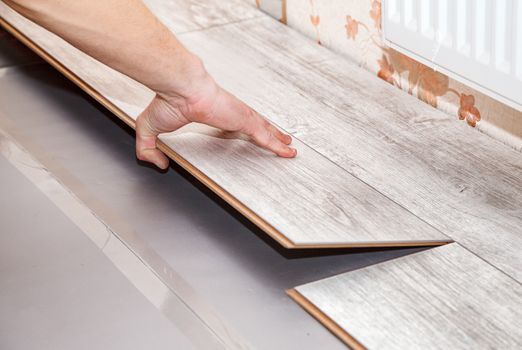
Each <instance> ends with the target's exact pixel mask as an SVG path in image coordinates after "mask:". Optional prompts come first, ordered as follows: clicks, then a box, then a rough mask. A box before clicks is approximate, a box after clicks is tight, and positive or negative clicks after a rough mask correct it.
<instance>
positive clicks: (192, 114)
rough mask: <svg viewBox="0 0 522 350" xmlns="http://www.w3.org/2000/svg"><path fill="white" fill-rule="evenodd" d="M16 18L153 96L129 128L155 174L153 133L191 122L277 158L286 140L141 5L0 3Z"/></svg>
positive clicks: (100, 0)
mask: <svg viewBox="0 0 522 350" xmlns="http://www.w3.org/2000/svg"><path fill="white" fill-rule="evenodd" d="M4 1H5V2H6V3H7V4H8V5H9V6H11V7H12V8H14V9H15V10H16V11H18V12H19V13H20V14H22V15H23V16H25V17H27V18H29V19H31V20H32V21H34V22H35V23H37V24H39V25H41V26H42V27H44V28H46V29H47V30H49V31H52V32H54V33H55V34H57V35H59V36H60V37H62V38H63V39H64V40H66V41H68V42H69V43H71V44H72V45H73V46H75V47H77V48H78V49H80V50H82V51H84V52H85V53H87V54H88V55H90V56H92V57H94V58H96V59H97V60H99V61H100V62H103V63H105V64H106V65H108V66H110V67H112V68H114V69H116V70H118V71H120V72H122V73H124V74H126V75H128V76H129V77H131V78H133V79H135V80H137V81H139V82H141V83H142V84H144V85H145V86H147V87H149V88H150V89H152V90H153V91H155V92H156V93H157V95H156V97H155V98H154V100H153V101H152V102H151V104H150V105H149V106H148V107H147V109H146V110H145V111H144V112H143V113H142V114H141V115H140V116H139V117H138V119H137V123H136V154H137V156H138V158H139V159H141V160H145V161H148V162H152V163H154V164H155V165H156V166H158V167H159V168H162V169H164V168H166V167H167V166H168V159H167V157H166V156H165V155H164V154H163V153H162V152H160V151H159V150H158V149H157V148H156V141H157V135H158V134H159V133H163V132H169V131H174V130H176V129H178V128H180V127H181V126H183V125H185V124H187V123H190V122H200V123H205V124H208V125H211V126H214V127H217V128H220V129H223V130H227V131H238V132H241V133H244V134H246V135H248V136H249V137H250V139H251V140H252V141H253V142H254V143H255V144H257V145H259V146H261V147H263V148H266V149H268V150H270V151H272V152H274V153H275V154H277V155H279V156H281V157H294V156H295V155H296V151H295V149H293V148H291V147H289V146H288V145H289V144H290V143H291V137H290V136H289V135H286V134H283V133H281V132H280V131H279V130H278V129H276V128H275V127H274V126H273V125H271V124H270V123H269V122H268V121H267V120H266V119H264V118H263V117H262V116H260V115H259V114H258V113H257V112H255V111H254V110H253V109H251V108H250V107H248V106H247V105H245V104H244V103H243V102H241V101H239V100H238V99H237V98H236V97H234V96H233V95H231V94H230V93H229V92H227V91H225V90H224V89H222V88H221V87H220V86H218V85H217V84H216V83H215V82H214V80H213V79H212V77H211V76H210V75H209V74H208V73H207V72H206V70H205V68H204V66H203V64H202V62H201V61H200V60H199V58H198V57H196V56H195V55H194V54H192V53H191V52H189V51H188V50H187V49H186V48H185V47H183V45H182V44H181V43H180V42H179V41H178V40H177V39H176V37H175V36H174V35H173V34H172V33H171V32H170V31H169V30H168V28H166V27H165V26H164V25H163V24H162V23H161V22H160V21H159V20H158V19H157V18H156V17H155V16H154V15H153V14H152V13H151V12H150V11H149V9H148V8H147V7H146V6H145V5H144V4H143V3H142V2H141V1H140V0H4Z"/></svg>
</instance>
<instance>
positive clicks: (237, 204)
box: [0, 17, 453, 249]
mask: <svg viewBox="0 0 522 350" xmlns="http://www.w3.org/2000/svg"><path fill="white" fill-rule="evenodd" d="M0 26H1V27H3V28H4V29H5V30H7V31H8V32H9V33H10V34H12V35H13V36H14V37H16V38H17V39H18V40H19V41H20V42H22V43H23V44H24V45H26V46H27V47H28V48H29V49H31V50H32V51H33V52H35V53H36V54H37V55H38V56H40V57H41V58H43V59H44V60H45V61H46V62H47V63H49V64H50V65H51V66H52V67H53V68H55V69H56V70H57V71H59V72H60V73H61V74H63V75H64V76H65V77H66V78H67V79H69V80H70V81H72V82H73V83H74V84H76V85H77V86H78V87H79V88H80V89H82V90H83V91H84V92H86V93H87V94H88V95H89V96H91V97H92V98H93V99H95V100H96V101H98V102H99V103H100V104H101V105H102V106H104V107H105V108H107V109H108V110H109V111H110V112H111V113H113V114H114V115H115V116H117V117H118V118H119V119H121V120H122V121H123V122H125V124H127V125H128V126H130V127H131V128H132V129H135V121H134V119H132V118H131V117H129V116H128V115H127V114H126V113H125V112H123V111H122V110H121V109H120V108H118V107H117V106H116V105H114V104H113V103H112V102H110V101H109V100H108V99H107V98H105V97H104V96H103V95H102V94H100V93H99V92H98V91H97V90H96V89H94V88H93V87H92V86H91V85H89V84H88V83H86V82H85V81H83V80H82V79H81V78H80V77H79V76H77V75H76V74H75V73H74V72H72V71H71V70H69V69H68V68H67V67H66V66H64V65H63V64H62V63H60V62H59V61H58V60H57V59H55V58H54V57H53V56H51V55H50V54H49V53H48V52H47V51H45V50H44V49H42V48H41V47H40V46H39V45H38V44H36V43H35V42H33V41H32V40H31V39H30V38H29V37H27V36H26V35H25V34H23V33H22V32H21V31H19V30H18V29H17V28H16V27H14V26H12V25H11V24H10V23H9V22H7V21H6V20H5V19H4V18H2V17H0ZM157 145H158V148H159V149H160V150H161V151H162V152H164V153H165V154H166V155H167V156H168V157H169V158H170V159H172V160H173V161H174V162H176V163H177V164H178V165H180V166H181V167H182V168H183V169H185V170H186V171H187V172H189V173H190V174H191V175H192V176H194V177H195V178H196V179H197V180H198V181H200V182H201V183H203V184H204V185H205V186H206V187H208V188H209V189H210V190H211V191H212V192H214V193H215V194H216V195H218V196H219V197H220V198H222V199H223V200H225V201H226V202H227V203H228V204H229V205H231V206H232V207H233V208H234V209H236V210H237V211H238V212H239V213H241V214H242V215H243V216H245V217H246V218H247V219H249V220H250V221H251V222H252V223H253V224H255V225H256V226H257V227H259V228H260V229H261V230H262V231H264V232H265V233H266V234H268V235H269V236H270V237H272V238H273V239H274V240H275V241H276V242H278V243H279V244H280V245H281V246H283V247H284V248H286V249H328V248H370V247H375V248H377V247H421V246H440V245H444V244H447V243H451V242H453V240H451V239H448V240H434V241H431V240H430V241H422V240H420V241H391V242H384V241H381V242H352V243H325V244H313V243H312V244H296V243H294V242H293V241H292V240H290V239H289V238H288V237H286V236H285V235H284V234H282V233H281V232H280V231H279V230H277V229H276V228H275V227H273V226H272V225H271V224H270V223H268V222H267V221H266V220H264V219H263V218H261V217H260V216H259V215H257V214H256V213H255V212H253V211H252V210H251V209H249V208H248V207H247V206H245V205H244V204H243V203H242V202H241V201H239V200H238V199H237V198H235V197H234V196H233V195H232V194H230V193H229V192H227V191H226V190H225V189H223V188H222V187H221V186H219V185H218V184H217V183H215V182H214V181H213V180H212V179H210V178H209V177H208V176H207V175H205V174H204V173H203V172H202V171H200V170H199V169H197V168H196V167H195V166H193V165H192V164H191V163H190V162H188V161H187V160H186V159H184V158H183V157H182V156H181V155H179V154H178V153H177V152H175V151H174V150H173V149H171V148H170V147H168V146H167V145H166V144H165V143H164V142H162V141H161V140H158V143H157ZM411 215H413V214H411Z"/></svg>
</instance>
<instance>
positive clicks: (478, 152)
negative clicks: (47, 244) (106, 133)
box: [0, 0, 522, 349]
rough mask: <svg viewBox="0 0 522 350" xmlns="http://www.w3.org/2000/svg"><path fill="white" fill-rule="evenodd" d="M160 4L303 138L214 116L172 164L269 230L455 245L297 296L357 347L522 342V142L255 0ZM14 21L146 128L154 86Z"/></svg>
mask: <svg viewBox="0 0 522 350" xmlns="http://www.w3.org/2000/svg"><path fill="white" fill-rule="evenodd" d="M146 3H147V4H148V5H149V7H150V8H151V9H152V11H153V12H154V13H156V14H157V15H158V16H159V17H160V18H161V19H162V20H163V21H164V23H165V24H166V25H167V26H169V27H170V29H172V30H173V31H174V32H175V33H176V34H177V36H178V38H179V39H180V40H181V41H182V42H183V43H184V44H185V45H186V46H187V47H188V48H189V49H190V50H192V51H193V52H194V53H196V54H197V55H199V56H200V57H201V58H202V59H203V61H204V62H205V64H206V66H207V69H208V70H209V72H210V73H211V74H212V75H213V76H214V78H215V79H216V80H217V81H218V82H219V83H220V84H221V85H222V86H223V87H225V88H226V89H228V90H229V91H231V92H232V93H233V94H235V95H236V96H238V97H239V98H240V99H242V100H244V101H245V102H246V103H248V104H249V105H251V106H252V107H254V108H255V109H256V110H257V111H258V112H260V113H261V114H263V115H265V116H266V117H267V118H268V119H270V120H271V121H272V122H273V123H274V124H276V125H277V126H278V127H280V128H281V129H283V130H285V131H286V132H288V133H290V134H292V135H293V137H294V139H295V141H294V143H295V144H294V145H295V147H296V148H297V149H298V151H299V156H298V157H297V158H296V159H294V160H286V159H279V158H276V157H274V156H273V155H271V154H268V153H266V152H264V151H262V150H259V149H257V148H256V147H254V146H252V145H251V144H250V143H248V142H245V141H244V140H240V139H230V138H225V137H223V135H222V134H221V133H220V132H219V131H218V130H213V129H211V128H209V127H206V126H203V125H189V126H187V127H185V128H183V129H181V130H179V131H177V132H174V133H170V134H165V135H162V136H161V137H160V139H161V141H162V142H161V145H160V146H161V148H162V150H164V151H165V152H166V153H167V154H168V155H169V156H170V157H171V158H172V159H173V160H175V161H176V162H178V163H179V164H180V165H182V166H183V167H184V168H185V169H187V170H188V171H189V172H191V173H192V174H193V175H194V176H195V177H196V178H198V179H199V180H200V181H202V182H203V183H204V184H205V185H207V186H208V187H209V188H211V189H212V190H213V191H215V192H216V193H217V194H218V195H220V196H221V197H222V198H224V199H225V200H226V201H228V202H229V203H230V204H231V205H232V206H234V207H235V208H236V209H237V210H239V211H240V212H241V213H242V214H244V215H245V216H246V217H248V218H249V219H250V220H252V221H253V222H254V223H255V224H257V225H258V226H259V227H260V228H261V229H263V230H264V231H265V232H266V233H267V234H268V235H270V236H271V237H272V238H274V239H275V240H276V241H278V242H279V243H280V244H282V245H283V246H284V247H286V248H289V249H296V248H309V247H316V248H317V247H319V248H331V247H361V246H409V245H443V244H446V243H449V242H453V241H454V242H455V243H450V244H447V245H444V246H442V247H437V248H433V249H431V250H428V251H424V252H421V253H417V254H414V255H411V256H407V257H404V258H401V259H397V260H393V261H389V262H386V263H383V264H379V265H376V266H371V267H369V268H366V269H362V270H359V271H354V272H349V273H346V274H343V275H339V276H334V277H331V278H329V279H325V280H321V281H317V282H313V283H310V284H307V285H304V286H300V287H296V288H295V289H294V290H291V291H289V294H290V296H291V297H293V298H294V299H295V300H296V301H297V302H299V303H300V304H301V305H302V306H303V307H305V308H306V309H307V310H308V311H309V312H311V313H312V314H313V315H314V316H315V317H317V318H318V319H319V320H320V321H321V322H323V323H324V324H325V325H326V326H327V327H329V328H330V329H331V330H332V331H333V332H334V333H335V334H336V335H338V336H339V337H340V338H341V339H342V340H344V341H345V342H346V343H347V344H349V345H350V346H352V347H355V348H363V347H368V348H401V349H404V348H448V347H452V348H464V347H466V348H468V347H472V348H473V347H475V348H488V347H489V348H491V347H495V348H517V347H520V346H522V321H521V320H522V317H521V316H522V286H521V285H520V284H521V282H522V254H520V251H521V250H522V176H521V173H522V172H521V170H522V159H521V157H520V153H518V152H516V151H514V150H512V149H510V148H508V147H506V146H504V145H502V144H500V143H498V142H496V141H495V140H493V139H490V138H488V137H487V136H485V135H482V134H480V133H478V132H475V131H473V130H471V129H470V128H468V127H466V126H465V125H463V124H462V123H458V122H457V121H455V120H453V118H452V117H450V116H448V115H446V114H444V113H443V112H441V111H438V110H436V109H433V108H431V107H430V106H428V105H426V104H424V103H423V102H421V101H419V100H417V99H415V98H413V97H411V96H409V95H407V94H405V93H404V92H402V91H400V90H397V89H395V88H393V87H392V86H390V85H388V84H386V83H385V82H383V81H380V80H379V79H377V78H376V77H374V76H372V75H371V74H370V73H367V72H366V71H364V70H363V69H361V68H360V67H357V66H356V65H354V64H352V63H350V62H348V61H346V60H345V59H344V58H342V57H339V56H337V55H336V54H334V53H332V52H330V51H329V50H327V49H325V48H323V47H321V46H318V45H316V44H314V43H313V42H312V41H309V40H308V39H306V38H304V37H303V36H301V35H299V34H298V33H296V32H294V31H293V30H292V29H290V28H288V27H286V26H283V25H281V24H280V23H278V22H277V21H275V20H273V19H271V18H269V17H266V16H264V15H263V14H262V13H260V12H258V11H257V10H256V9H255V8H253V7H250V6H249V5H248V4H246V3H243V2H242V1H241V0H235V1H227V2H226V3H225V2H221V1H217V0H215V1H205V2H204V3H203V2H202V1H196V0H193V1H182V0H173V1H169V2H163V1H159V0H148V1H146ZM0 16H1V17H2V20H1V23H2V25H3V26H4V27H6V29H8V30H9V31H11V32H12V33H13V34H14V35H16V36H17V37H18V38H19V39H20V40H22V41H23V42H24V43H26V44H27V45H28V46H29V47H31V48H32V49H33V50H35V51H36V52H37V53H38V54H40V55H41V56H42V57H43V58H44V59H46V60H47V61H49V62H50V63H51V64H52V65H54V66H55V67H56V68H57V69H58V70H60V71H61V72H62V73H63V74H65V75H66V76H67V77H68V78H70V79H71V80H72V81H74V82H75V83H76V84H78V85H79V86H80V87H81V88H82V89H84V90H85V91H86V92H88V93H89V94H90V95H91V96H93V97H94V98H95V99H97V100H98V101H99V102H101V103H102V104H103V105H104V106H106V107H107V108H108V109H110V110H111V111H112V112H113V113H114V114H116V115H117V116H118V117H119V118H121V119H122V120H124V121H125V122H126V123H127V124H129V125H130V126H132V127H134V123H135V119H136V118H137V116H138V115H139V113H140V112H141V111H142V110H143V109H144V108H145V106H146V105H147V104H148V102H149V101H150V100H151V99H152V97H153V92H152V91H150V90H149V89H147V88H146V87H144V86H142V85H141V84H139V83H137V82H135V81H133V80H132V79H130V78H128V77H126V76H124V75H122V74H120V73H118V72H116V71H114V70H112V69H110V68H108V67H106V66H104V65H103V64H101V63H99V62H97V61H95V60H94V59H92V58H90V57H88V56H86V55H85V54H83V53H82V52H80V51H78V50H77V49H75V48H73V47H72V46H70V45H68V44H67V43H66V42H64V41H63V40H61V39H60V38H58V37H56V36H54V35H53V34H51V33H49V32H47V31H45V30H44V29H42V28H40V27H38V26H37V25H35V24H33V23H32V22H30V21H28V20H26V19H24V18H22V17H21V16H19V15H18V14H16V13H15V12H14V11H12V10H11V9H10V8H8V7H7V6H6V5H4V4H3V3H0ZM238 77H240V78H238ZM252 184H255V186H252Z"/></svg>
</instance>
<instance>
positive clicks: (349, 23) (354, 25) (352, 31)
mask: <svg viewBox="0 0 522 350" xmlns="http://www.w3.org/2000/svg"><path fill="white" fill-rule="evenodd" d="M345 27H346V35H347V36H348V39H353V40H355V37H356V36H357V33H358V32H359V22H358V21H357V20H355V19H353V18H352V16H346V25H345Z"/></svg>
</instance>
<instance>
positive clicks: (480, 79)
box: [383, 0, 522, 110]
mask: <svg viewBox="0 0 522 350" xmlns="http://www.w3.org/2000/svg"><path fill="white" fill-rule="evenodd" d="M383 33H384V39H385V41H386V43H387V44H388V45H390V46H391V47H393V48H394V49H396V50H398V51H400V52H402V53H404V54H406V55H408V56H410V57H413V58H415V59H417V60H418V61H420V62H422V63H424V64H426V65H428V66H430V67H432V68H434V69H436V70H439V71H441V72H443V73H445V74H447V75H448V76H450V77H452V78H454V79H456V80H459V81H461V82H463V83H465V84H467V85H469V86H471V87H473V88H475V89H477V90H479V91H481V92H483V93H485V94H487V95H489V96H491V97H493V98H495V99H498V100H500V101H501V102H503V103H505V104H507V105H509V106H511V107H514V108H517V109H518V110H522V0H383Z"/></svg>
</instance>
